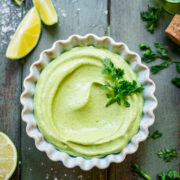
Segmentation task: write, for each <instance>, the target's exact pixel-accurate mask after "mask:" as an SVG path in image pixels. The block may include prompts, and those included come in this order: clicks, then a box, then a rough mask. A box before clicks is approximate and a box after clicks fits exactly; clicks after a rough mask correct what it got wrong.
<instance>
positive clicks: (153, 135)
mask: <svg viewBox="0 0 180 180" xmlns="http://www.w3.org/2000/svg"><path fill="white" fill-rule="evenodd" d="M161 136H162V132H160V131H158V130H156V131H154V132H153V133H152V135H150V137H151V138H152V139H157V138H160V137H161Z"/></svg>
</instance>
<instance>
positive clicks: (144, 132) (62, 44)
mask: <svg viewBox="0 0 180 180" xmlns="http://www.w3.org/2000/svg"><path fill="white" fill-rule="evenodd" d="M90 45H92V46H95V47H97V48H99V47H101V48H107V49H109V50H110V51H113V52H115V53H118V54H119V55H120V56H121V57H122V58H124V59H125V60H126V61H127V62H128V63H129V64H130V65H131V67H132V69H133V70H134V71H136V72H137V73H138V76H139V80H140V83H141V84H142V86H143V87H144V91H143V96H144V99H145V103H144V106H143V117H142V120H141V123H140V128H139V131H138V132H137V134H136V135H135V136H134V137H133V138H132V139H131V142H130V143H129V144H128V145H127V146H126V147H125V148H124V149H123V150H122V151H121V152H120V153H118V154H109V155H107V156H105V157H103V158H92V159H90V160H87V159H84V158H83V157H71V156H69V155H68V154H67V153H64V152H61V151H59V150H56V149H55V147H54V146H53V145H52V144H50V143H48V142H47V141H46V140H45V139H44V138H43V135H42V134H41V132H40V131H39V129H38V128H37V125H36V120H35V117H34V114H33V95H34V91H35V86H36V81H37V79H38V77H39V75H40V73H41V71H42V69H43V68H44V67H45V66H47V65H48V63H49V62H51V61H52V60H53V59H54V58H55V57H57V56H59V55H60V54H61V53H63V52H64V51H66V50H69V49H71V48H73V47H75V46H90ZM149 74H150V71H149V69H148V68H147V67H146V66H145V65H143V64H142V63H141V58H140V57H139V55H138V54H136V53H134V52H132V51H130V50H129V49H128V47H127V46H126V45H125V44H124V43H119V42H118V43H117V42H115V41H114V40H113V39H112V38H110V37H107V36H104V37H98V36H96V35H94V34H87V35H85V36H79V35H72V36H70V37H69V38H68V39H67V40H59V41H56V42H55V43H54V44H53V46H52V48H51V49H48V50H45V51H43V52H42V53H41V54H40V59H39V60H38V61H36V62H34V63H33V64H32V65H31V67H30V74H29V76H27V77H26V78H25V80H24V91H23V93H22V95H21V103H22V105H23V110H22V120H23V121H25V122H26V123H27V126H26V132H27V134H28V136H30V137H32V138H33V139H34V140H35V145H36V147H37V149H39V150H40V151H45V152H46V154H47V156H48V157H49V158H50V159H51V160H53V161H62V162H63V164H64V166H66V167H68V168H72V167H75V166H79V167H80V168H81V169H83V170H90V169H91V168H93V167H94V166H96V167H98V168H100V169H104V168H107V167H108V166H109V164H110V163H112V162H115V163H120V162H122V161H123V160H124V159H125V157H126V155H127V154H132V153H134V152H135V151H136V150H137V148H138V146H139V142H141V141H144V140H145V139H146V138H147V137H148V134H149V131H148V127H149V126H151V125H152V124H153V123H154V114H153V110H154V109H155V108H156V106H157V100H156V98H155V97H154V91H155V84H154V82H153V81H152V80H151V79H150V78H149Z"/></svg>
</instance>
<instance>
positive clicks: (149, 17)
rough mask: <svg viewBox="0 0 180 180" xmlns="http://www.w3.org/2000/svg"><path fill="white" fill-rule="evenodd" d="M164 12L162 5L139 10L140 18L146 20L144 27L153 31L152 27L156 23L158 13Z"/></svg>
mask: <svg viewBox="0 0 180 180" xmlns="http://www.w3.org/2000/svg"><path fill="white" fill-rule="evenodd" d="M163 12H164V9H163V7H162V6H159V7H151V6H148V9H147V11H143V12H141V18H142V20H143V21H145V22H146V29H147V30H148V31H149V32H150V33H153V32H154V28H155V26H156V25H157V23H158V20H159V17H160V15H161V14H162V13H163Z"/></svg>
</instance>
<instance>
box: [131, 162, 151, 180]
mask: <svg viewBox="0 0 180 180" xmlns="http://www.w3.org/2000/svg"><path fill="white" fill-rule="evenodd" d="M132 168H133V171H134V174H135V175H136V176H140V177H142V178H143V179H145V180H151V178H150V177H149V176H148V175H147V174H146V173H145V172H144V171H143V170H142V169H141V168H140V166H139V165H138V164H136V163H134V164H133V166H132Z"/></svg>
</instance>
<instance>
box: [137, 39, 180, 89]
mask: <svg viewBox="0 0 180 180" xmlns="http://www.w3.org/2000/svg"><path fill="white" fill-rule="evenodd" d="M154 46H155V47H156V50H157V52H158V53H159V55H158V54H156V53H155V52H154V51H152V50H151V48H150V46H149V45H148V44H144V43H140V44H139V47H140V49H141V51H142V55H143V56H142V58H141V59H142V61H144V62H146V63H150V62H152V61H154V60H155V59H156V58H160V59H162V60H166V61H165V62H162V63H161V64H159V65H155V66H152V67H151V72H152V74H156V73H158V72H159V71H161V70H163V69H165V68H167V67H169V65H171V64H172V63H177V65H176V70H177V71H178V72H179V73H180V61H176V60H172V59H171V58H170V56H169V54H168V52H167V49H165V48H164V46H163V45H162V44H160V43H158V42H155V43H154ZM176 51H177V52H180V48H179V47H177V48H176ZM171 82H172V83H173V84H174V85H175V86H177V87H180V78H178V77H175V78H173V79H172V81H171Z"/></svg>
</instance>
